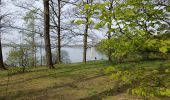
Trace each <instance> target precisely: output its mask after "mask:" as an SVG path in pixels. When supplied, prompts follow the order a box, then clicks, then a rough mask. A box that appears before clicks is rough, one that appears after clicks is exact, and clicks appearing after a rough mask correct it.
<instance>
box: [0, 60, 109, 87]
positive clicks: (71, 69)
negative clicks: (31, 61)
mask: <svg viewBox="0 0 170 100" xmlns="http://www.w3.org/2000/svg"><path fill="white" fill-rule="evenodd" d="M92 65H93V64H92ZM103 66H104V67H105V66H106V64H105V63H101V64H100V65H95V66H94V65H93V66H88V65H84V66H80V67H78V66H76V65H73V66H69V67H59V68H56V69H54V70H49V71H52V72H49V74H48V75H41V76H34V77H31V78H27V79H24V80H19V81H16V82H12V83H9V84H8V85H15V84H19V83H24V82H27V81H31V80H35V79H39V78H47V77H53V78H60V77H67V76H68V77H72V76H71V73H74V72H75V71H80V70H82V71H83V70H86V69H88V70H91V69H94V68H104V67H103ZM46 70H47V69H40V70H33V71H27V72H25V73H16V74H14V75H18V74H26V73H31V72H39V71H46ZM60 70H61V71H60ZM57 71H59V72H57ZM46 73H48V72H46ZM80 75H81V74H80ZM80 75H77V76H80ZM0 86H6V83H5V84H0Z"/></svg>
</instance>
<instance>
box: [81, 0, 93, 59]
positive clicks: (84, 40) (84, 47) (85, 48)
mask: <svg viewBox="0 0 170 100" xmlns="http://www.w3.org/2000/svg"><path fill="white" fill-rule="evenodd" d="M89 2H91V3H92V1H89V0H87V2H86V3H87V4H89ZM88 14H89V10H88V11H87V12H86V26H85V31H84V38H83V44H84V46H83V62H86V61H87V37H88V29H89V18H88V17H87V16H88Z"/></svg>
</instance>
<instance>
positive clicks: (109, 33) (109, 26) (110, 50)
mask: <svg viewBox="0 0 170 100" xmlns="http://www.w3.org/2000/svg"><path fill="white" fill-rule="evenodd" d="M112 9H113V0H111V4H110V7H109V11H112ZM109 19H110V20H112V18H111V17H109ZM111 25H112V22H110V23H109V24H108V30H111V29H112V27H111ZM110 39H111V32H108V40H110ZM108 61H109V62H112V49H111V48H110V47H109V49H108Z"/></svg>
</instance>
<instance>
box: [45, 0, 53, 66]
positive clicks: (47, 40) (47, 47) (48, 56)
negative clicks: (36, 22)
mask: <svg viewBox="0 0 170 100" xmlns="http://www.w3.org/2000/svg"><path fill="white" fill-rule="evenodd" d="M43 3H44V41H45V52H46V66H48V67H49V68H50V69H52V68H54V66H53V63H52V55H51V44H50V16H49V0H43Z"/></svg>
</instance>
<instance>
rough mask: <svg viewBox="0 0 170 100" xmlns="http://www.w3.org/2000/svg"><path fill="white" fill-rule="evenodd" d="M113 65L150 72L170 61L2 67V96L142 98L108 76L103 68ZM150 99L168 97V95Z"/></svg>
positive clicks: (94, 99) (74, 99)
mask: <svg viewBox="0 0 170 100" xmlns="http://www.w3.org/2000/svg"><path fill="white" fill-rule="evenodd" d="M110 65H112V66H117V67H121V68H125V69H131V70H133V68H134V67H144V68H146V69H147V70H148V72H149V70H150V69H154V68H159V67H160V66H166V67H167V68H169V66H170V61H150V62H147V61H145V62H138V63H135V62H131V63H123V64H109V63H108V62H106V61H93V62H87V63H86V64H84V63H75V64H65V65H64V64H63V65H56V66H55V69H54V70H49V69H47V68H46V67H36V68H27V69H26V72H25V73H22V72H20V70H21V69H19V68H10V69H9V70H8V71H0V100H3V99H8V100H16V99H17V100H26V99H27V100H142V99H143V98H142V97H138V96H134V95H131V94H128V93H127V92H126V90H127V89H128V86H118V84H120V83H118V82H116V81H114V80H111V79H109V75H106V74H105V73H104V69H106V68H107V67H108V66H110ZM8 76H9V77H8ZM167 78H169V77H167ZM7 83H8V84H7ZM167 84H168V85H170V83H167ZM7 87H8V88H7ZM148 99H149V100H166V99H167V100H169V98H168V97H165V98H159V97H157V98H148Z"/></svg>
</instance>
